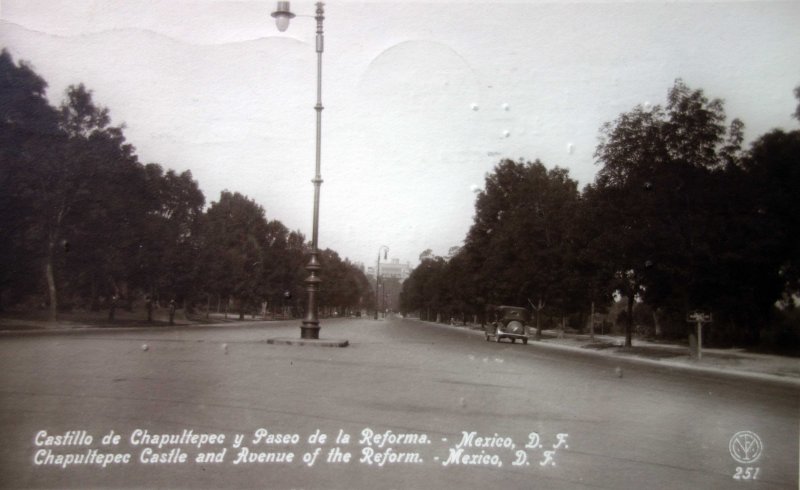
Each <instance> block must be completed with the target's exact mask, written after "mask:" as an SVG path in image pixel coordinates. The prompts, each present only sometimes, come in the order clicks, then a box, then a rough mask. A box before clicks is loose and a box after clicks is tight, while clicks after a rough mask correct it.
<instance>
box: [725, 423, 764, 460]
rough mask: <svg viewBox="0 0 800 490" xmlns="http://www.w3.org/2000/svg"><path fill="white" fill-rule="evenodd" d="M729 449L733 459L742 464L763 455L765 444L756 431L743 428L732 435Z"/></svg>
mask: <svg viewBox="0 0 800 490" xmlns="http://www.w3.org/2000/svg"><path fill="white" fill-rule="evenodd" d="M728 449H729V450H730V452H731V457H732V458H733V459H735V460H736V461H738V462H739V463H742V464H750V463H754V462H755V461H758V458H760V457H761V451H762V450H763V449H764V445H763V444H762V443H761V438H759V437H758V435H757V434H756V433H755V432H750V431H749V430H743V431H740V432H737V433H736V434H734V435H733V437H731V442H730V443H729V444H728Z"/></svg>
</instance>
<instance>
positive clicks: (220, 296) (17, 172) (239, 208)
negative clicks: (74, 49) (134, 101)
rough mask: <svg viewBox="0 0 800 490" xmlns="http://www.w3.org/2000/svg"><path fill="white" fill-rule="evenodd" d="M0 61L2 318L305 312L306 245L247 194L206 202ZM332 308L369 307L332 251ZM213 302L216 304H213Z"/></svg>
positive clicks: (76, 94)
mask: <svg viewBox="0 0 800 490" xmlns="http://www.w3.org/2000/svg"><path fill="white" fill-rule="evenodd" d="M46 88H47V84H46V83H45V81H44V80H43V79H42V78H41V77H40V76H38V75H37V74H36V73H35V72H34V71H33V70H32V69H31V68H30V67H29V66H27V65H26V64H25V63H20V64H15V63H14V60H13V59H12V57H11V56H10V55H9V53H8V52H6V51H3V52H2V53H0V220H2V226H0V308H1V307H2V306H3V305H5V306H10V305H29V306H31V305H32V306H38V305H41V304H45V305H47V306H48V308H49V311H50V316H51V317H52V318H54V319H55V318H56V316H57V314H58V312H59V310H63V309H64V308H69V307H86V308H92V309H98V308H101V307H103V306H107V305H109V304H110V303H111V302H114V303H116V302H117V301H122V302H123V304H128V305H130V304H131V302H133V301H135V300H140V299H144V298H145V297H146V296H149V297H151V298H153V299H154V300H155V301H159V300H161V301H165V302H166V301H170V300H172V299H175V300H176V301H177V302H178V303H179V304H181V303H182V304H186V305H187V306H191V305H192V304H195V303H198V304H204V305H207V306H210V307H212V308H213V307H218V308H221V307H222V305H224V307H225V309H226V311H227V308H228V306H229V305H234V307H235V308H236V310H238V311H239V312H240V313H244V311H245V310H252V309H256V308H261V306H262V305H263V304H264V302H267V303H268V304H269V305H277V304H281V305H282V306H286V307H288V306H292V307H294V308H295V309H302V307H303V303H302V301H303V299H304V295H303V294H301V293H302V290H301V288H302V282H303V279H304V277H305V275H307V274H306V273H305V271H304V267H305V263H306V259H305V257H306V255H307V253H308V252H309V244H307V243H306V241H305V237H304V236H303V235H302V234H300V233H299V232H296V231H290V230H288V229H287V228H286V226H284V225H283V224H282V223H281V222H280V221H278V220H268V219H267V218H266V215H265V212H264V209H263V208H262V207H261V206H259V205H258V204H257V203H255V202H254V201H253V200H251V199H248V198H247V197H245V196H242V195H241V194H239V193H231V192H227V191H225V192H223V193H222V194H221V196H220V199H219V201H217V202H213V203H211V205H210V206H209V207H208V209H207V210H204V207H205V203H206V199H205V196H204V195H203V193H202V192H201V191H200V189H199V188H198V185H197V182H196V181H195V180H193V178H192V175H191V173H190V172H189V171H186V172H183V173H176V172H175V171H173V170H166V171H165V170H164V168H163V167H162V166H161V165H158V164H154V163H150V164H142V163H140V162H139V160H138V157H137V155H136V153H135V149H134V147H133V146H132V145H131V144H129V143H128V142H126V140H125V137H124V134H123V129H124V128H123V127H120V126H113V125H111V123H110V117H109V111H108V110H107V109H105V108H102V107H100V106H98V105H96V104H95V103H94V101H93V100H92V94H91V92H90V91H89V90H87V89H86V88H85V87H84V86H83V85H79V86H72V87H70V88H69V89H68V90H67V93H66V98H65V99H64V101H63V102H62V103H61V105H60V106H59V107H53V106H51V105H50V103H49V102H48V100H47V98H46V93H45V91H46ZM320 260H321V262H322V264H323V266H324V268H323V280H324V282H323V290H322V292H321V294H320V305H321V307H322V308H323V309H325V308H335V309H340V310H347V309H358V308H361V307H362V305H364V306H365V305H371V304H372V301H373V298H372V293H371V288H370V287H369V284H368V282H367V279H366V277H365V276H364V273H363V271H362V270H361V268H359V267H357V266H356V265H354V264H352V263H350V262H349V261H348V260H346V259H345V260H343V259H341V258H340V257H339V256H338V255H337V254H336V252H334V251H331V250H324V251H322V252H321V258H320ZM212 302H213V304H212Z"/></svg>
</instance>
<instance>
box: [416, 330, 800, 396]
mask: <svg viewBox="0 0 800 490" xmlns="http://www.w3.org/2000/svg"><path fill="white" fill-rule="evenodd" d="M408 320H412V321H418V322H420V323H426V324H429V325H432V326H435V327H439V328H447V329H452V330H459V331H462V332H468V333H470V334H472V335H476V336H483V332H482V331H480V330H472V329H469V328H464V327H459V326H455V325H446V324H441V323H435V322H428V321H424V320H414V319H408ZM527 346H533V347H535V348H540V349H551V350H562V351H564V352H570V353H575V354H583V355H587V356H593V357H600V358H605V359H608V360H612V361H615V362H620V363H625V364H638V365H645V366H649V367H656V368H662V369H668V370H671V371H685V372H691V373H695V374H709V375H714V376H721V377H729V378H734V379H736V378H738V379H748V380H752V381H765V382H770V383H776V384H781V385H785V386H787V387H791V388H795V389H800V379H795V378H787V377H785V376H781V375H778V374H771V373H760V372H754V371H742V370H736V369H723V368H717V367H713V366H696V365H691V364H685V363H680V362H670V361H659V360H655V359H646V358H643V357H638V356H636V355H635V354H631V355H625V354H618V353H614V352H601V351H596V350H590V349H585V348H582V347H575V346H570V345H560V344H552V343H548V342H547V341H535V340H534V341H531V342H528V344H527ZM527 346H526V347H527Z"/></svg>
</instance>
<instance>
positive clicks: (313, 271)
mask: <svg viewBox="0 0 800 490" xmlns="http://www.w3.org/2000/svg"><path fill="white" fill-rule="evenodd" d="M323 5H324V4H323V3H322V2H318V3H317V15H316V16H315V19H317V105H315V106H314V110H315V111H316V112H317V151H316V165H315V172H314V179H313V180H312V181H311V182H313V183H314V221H313V225H312V232H311V259H310V260H309V262H308V265H307V266H306V270H307V271H308V273H309V276H308V277H307V278H306V281H305V282H306V291H307V292H308V307H307V308H306V310H307V311H306V315H305V318H304V319H303V324H302V326H301V327H300V337H301V338H304V339H318V338H319V329H320V327H319V316H318V305H317V293H318V292H319V285H320V283H321V282H322V280H321V279H320V278H319V275H318V274H319V270H320V269H321V266H320V263H319V247H318V243H319V242H318V239H319V193H320V186H321V185H322V176H321V175H320V164H321V154H322V109H324V107H322V51H323V50H324V38H323V34H322V21H323V20H325V10H324V8H323Z"/></svg>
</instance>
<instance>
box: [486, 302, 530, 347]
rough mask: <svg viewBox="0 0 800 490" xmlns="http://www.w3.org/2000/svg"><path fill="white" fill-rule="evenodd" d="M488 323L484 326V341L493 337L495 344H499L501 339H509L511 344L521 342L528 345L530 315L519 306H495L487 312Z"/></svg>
mask: <svg viewBox="0 0 800 490" xmlns="http://www.w3.org/2000/svg"><path fill="white" fill-rule="evenodd" d="M487 313H488V314H489V318H488V320H489V322H488V323H487V324H486V332H485V333H486V341H487V342H488V341H489V340H491V339H492V337H494V341H495V342H500V339H502V338H503V337H505V338H507V339H511V343H512V344H513V343H514V342H516V341H517V339H520V340H522V343H523V344H527V343H528V338H529V333H530V328H529V325H528V322H529V321H530V318H531V316H530V313H528V310H526V309H525V308H521V307H519V306H495V307H491V308H490V309H489V311H488V312H487Z"/></svg>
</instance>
